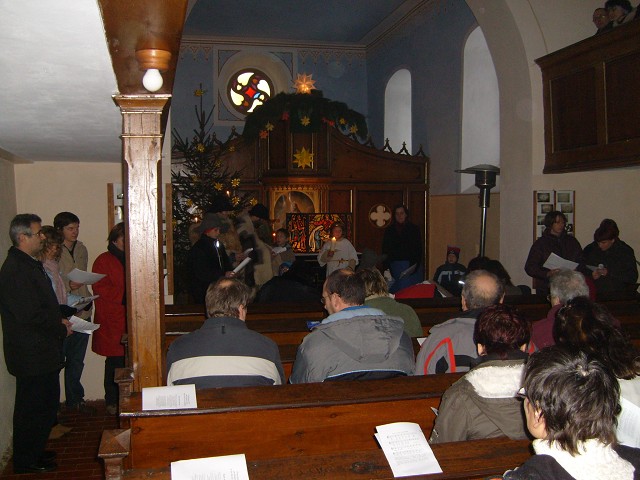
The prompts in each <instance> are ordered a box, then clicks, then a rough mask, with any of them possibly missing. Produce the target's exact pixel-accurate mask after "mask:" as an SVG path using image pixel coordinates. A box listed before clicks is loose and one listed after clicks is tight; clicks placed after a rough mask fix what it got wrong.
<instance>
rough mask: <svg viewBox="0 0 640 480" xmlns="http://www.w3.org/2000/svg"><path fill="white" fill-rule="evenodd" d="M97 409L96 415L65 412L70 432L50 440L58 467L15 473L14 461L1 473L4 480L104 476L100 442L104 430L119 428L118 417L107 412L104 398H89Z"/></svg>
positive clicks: (93, 478) (93, 479)
mask: <svg viewBox="0 0 640 480" xmlns="http://www.w3.org/2000/svg"><path fill="white" fill-rule="evenodd" d="M90 404H91V405H92V406H94V407H96V409H97V414H96V415H95V416H88V415H80V414H68V413H63V414H61V416H60V421H61V423H62V424H63V425H66V426H69V427H72V428H73V430H71V432H69V433H67V434H65V435H64V436H62V438H59V439H57V440H49V443H48V444H47V450H54V451H55V452H57V454H58V459H57V463H58V469H57V470H55V471H53V472H49V473H40V474H28V475H14V474H13V464H12V463H11V461H9V463H8V464H7V465H6V467H5V468H4V471H3V472H2V473H0V479H2V480H9V479H13V480H17V479H20V480H27V479H38V480H53V479H57V480H61V479H67V480H70V479H84V480H98V479H103V478H104V471H103V468H102V462H101V461H100V460H99V459H98V457H97V454H98V446H99V444H100V437H101V436H102V431H103V430H105V429H111V428H117V419H116V417H115V416H113V415H107V414H106V412H105V405H104V401H96V402H90Z"/></svg>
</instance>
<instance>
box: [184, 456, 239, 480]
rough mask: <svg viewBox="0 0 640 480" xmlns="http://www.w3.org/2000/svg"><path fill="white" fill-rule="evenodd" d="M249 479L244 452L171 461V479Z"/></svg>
mask: <svg viewBox="0 0 640 480" xmlns="http://www.w3.org/2000/svg"><path fill="white" fill-rule="evenodd" d="M201 479H203V480H208V479H215V480H217V479H233V480H249V471H248V470H247V459H246V458H245V456H244V453H241V454H238V455H224V456H220V457H208V458H194V459H192V460H180V461H177V462H171V480H201Z"/></svg>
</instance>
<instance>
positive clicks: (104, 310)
mask: <svg viewBox="0 0 640 480" xmlns="http://www.w3.org/2000/svg"><path fill="white" fill-rule="evenodd" d="M91 270H92V271H93V272H94V273H104V274H106V277H104V278H103V279H102V280H100V281H99V282H96V283H95V284H94V285H93V294H94V295H100V297H99V298H97V299H96V301H95V303H94V305H95V312H96V313H95V320H94V321H95V323H99V324H100V328H99V329H98V330H96V331H95V332H93V342H92V347H91V348H92V349H93V351H94V352H96V353H97V354H98V355H103V356H105V357H121V356H124V346H123V345H122V344H121V343H120V342H121V339H122V335H123V334H124V333H125V332H126V331H127V307H126V306H125V305H123V303H122V300H123V298H124V292H125V276H124V266H123V265H122V263H120V260H118V259H117V258H116V257H115V256H114V255H112V254H111V253H109V252H104V253H101V254H100V255H99V256H98V258H96V261H95V262H93V268H92V269H91Z"/></svg>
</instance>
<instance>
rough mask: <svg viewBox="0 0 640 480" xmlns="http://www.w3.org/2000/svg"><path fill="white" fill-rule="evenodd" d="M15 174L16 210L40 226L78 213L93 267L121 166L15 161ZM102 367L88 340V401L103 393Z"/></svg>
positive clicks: (85, 375)
mask: <svg viewBox="0 0 640 480" xmlns="http://www.w3.org/2000/svg"><path fill="white" fill-rule="evenodd" d="M15 177H16V180H15V183H16V203H17V210H18V212H21V213H26V212H28V213H35V214H37V215H39V216H40V217H41V218H42V223H43V225H51V224H52V223H53V217H54V216H55V215H56V214H57V213H58V212H61V211H69V212H73V213H75V214H76V215H78V217H79V218H80V237H79V238H80V240H81V241H82V242H83V243H84V244H85V245H86V247H87V249H88V250H89V268H91V265H92V264H93V261H94V260H95V258H96V257H97V256H98V255H99V254H101V253H102V252H104V251H105V250H106V249H107V235H108V234H109V228H108V223H107V218H108V217H107V183H122V167H121V164H120V163H80V162H77V163H76V162H73V163H71V162H37V163H33V164H23V165H16V166H15ZM7 223H8V222H7ZM103 371H104V357H101V356H99V355H96V354H95V353H93V352H92V351H91V343H89V347H88V348H87V355H86V358H85V369H84V372H83V374H82V385H83V386H84V388H85V399H86V400H95V399H101V398H103V397H104V388H103V386H102V378H103V374H102V372H103ZM62 398H64V385H62Z"/></svg>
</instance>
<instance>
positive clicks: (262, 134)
mask: <svg viewBox="0 0 640 480" xmlns="http://www.w3.org/2000/svg"><path fill="white" fill-rule="evenodd" d="M260 138H261V139H262V140H264V139H266V138H269V132H268V131H266V130H260Z"/></svg>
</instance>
